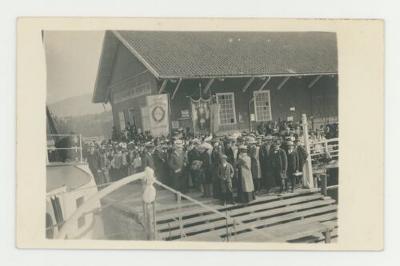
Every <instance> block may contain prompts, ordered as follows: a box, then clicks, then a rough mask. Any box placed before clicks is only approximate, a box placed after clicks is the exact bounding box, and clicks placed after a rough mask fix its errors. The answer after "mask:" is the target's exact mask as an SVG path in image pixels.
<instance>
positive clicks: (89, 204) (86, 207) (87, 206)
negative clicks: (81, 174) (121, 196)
mask: <svg viewBox="0 0 400 266" xmlns="http://www.w3.org/2000/svg"><path fill="white" fill-rule="evenodd" d="M146 174H147V173H146V171H145V172H140V173H137V174H134V175H130V176H127V177H125V178H122V179H120V180H118V181H116V182H113V183H112V184H110V185H109V186H108V187H106V188H104V189H102V190H100V191H99V192H98V193H96V194H95V195H93V197H91V198H89V199H88V200H87V201H85V202H84V203H83V204H82V205H81V206H80V207H79V208H78V209H77V210H76V211H75V212H74V213H73V214H72V215H71V216H70V217H69V218H68V219H67V220H66V221H65V223H64V225H63V226H62V227H61V229H60V231H59V232H58V234H57V236H56V238H57V239H64V238H65V237H66V236H67V232H69V231H70V230H71V228H72V227H73V225H74V223H73V222H74V221H76V220H77V219H78V218H79V217H81V216H82V215H84V214H85V213H87V212H88V211H90V210H91V209H93V206H94V205H96V204H97V203H98V202H99V200H100V199H102V198H103V197H105V196H107V195H108V194H110V193H111V192H113V191H115V190H117V189H119V188H120V187H122V186H124V185H126V184H128V183H131V182H134V181H137V180H141V179H143V178H144V177H145V176H146Z"/></svg>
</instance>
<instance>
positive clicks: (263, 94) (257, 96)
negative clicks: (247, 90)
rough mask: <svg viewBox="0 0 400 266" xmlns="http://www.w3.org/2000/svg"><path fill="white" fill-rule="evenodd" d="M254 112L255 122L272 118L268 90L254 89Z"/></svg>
mask: <svg viewBox="0 0 400 266" xmlns="http://www.w3.org/2000/svg"><path fill="white" fill-rule="evenodd" d="M253 95H254V112H255V115H256V121H257V122H265V121H271V120H272V114H271V99H270V93H269V90H265V91H254V92H253Z"/></svg>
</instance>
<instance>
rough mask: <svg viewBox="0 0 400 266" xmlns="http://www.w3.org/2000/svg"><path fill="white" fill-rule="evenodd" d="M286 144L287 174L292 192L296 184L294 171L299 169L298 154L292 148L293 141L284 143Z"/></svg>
mask: <svg viewBox="0 0 400 266" xmlns="http://www.w3.org/2000/svg"><path fill="white" fill-rule="evenodd" d="M286 146H287V149H288V151H287V176H288V179H289V181H290V184H291V191H292V192H293V191H294V189H295V185H296V173H297V172H298V169H299V156H298V154H297V152H296V150H295V149H294V143H293V142H292V141H288V142H287V143H286ZM285 181H286V184H285V186H286V189H287V186H288V184H287V179H286V180H285Z"/></svg>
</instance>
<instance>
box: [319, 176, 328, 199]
mask: <svg viewBox="0 0 400 266" xmlns="http://www.w3.org/2000/svg"><path fill="white" fill-rule="evenodd" d="M320 177H321V192H322V195H324V196H325V197H326V196H327V195H328V192H327V186H328V181H327V175H326V174H322V175H321V176H320Z"/></svg>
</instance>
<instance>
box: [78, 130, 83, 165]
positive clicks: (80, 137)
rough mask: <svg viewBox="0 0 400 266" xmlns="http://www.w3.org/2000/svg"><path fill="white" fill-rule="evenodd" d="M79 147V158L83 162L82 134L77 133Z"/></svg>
mask: <svg viewBox="0 0 400 266" xmlns="http://www.w3.org/2000/svg"><path fill="white" fill-rule="evenodd" d="M79 147H80V158H81V163H82V162H83V156H82V149H83V147H82V134H79Z"/></svg>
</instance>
